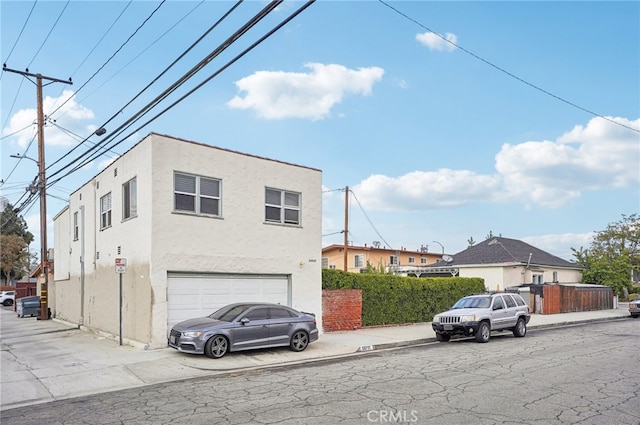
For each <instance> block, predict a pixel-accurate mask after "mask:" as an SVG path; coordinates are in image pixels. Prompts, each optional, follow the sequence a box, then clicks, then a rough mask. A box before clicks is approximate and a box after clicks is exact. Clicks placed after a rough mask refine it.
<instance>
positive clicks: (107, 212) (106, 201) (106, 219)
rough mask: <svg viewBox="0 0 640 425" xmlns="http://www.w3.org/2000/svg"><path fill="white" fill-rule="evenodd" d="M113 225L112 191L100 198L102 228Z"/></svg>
mask: <svg viewBox="0 0 640 425" xmlns="http://www.w3.org/2000/svg"><path fill="white" fill-rule="evenodd" d="M107 227H111V192H109V193H107V194H106V195H104V196H103V197H102V198H100V230H102V229H106V228H107Z"/></svg>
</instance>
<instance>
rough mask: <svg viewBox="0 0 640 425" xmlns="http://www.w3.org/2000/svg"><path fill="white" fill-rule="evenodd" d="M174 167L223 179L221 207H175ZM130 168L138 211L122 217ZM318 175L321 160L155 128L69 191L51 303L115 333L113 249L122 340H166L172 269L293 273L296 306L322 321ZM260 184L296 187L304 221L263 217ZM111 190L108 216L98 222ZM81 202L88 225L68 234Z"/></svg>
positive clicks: (65, 314)
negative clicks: (122, 265) (61, 267)
mask: <svg viewBox="0 0 640 425" xmlns="http://www.w3.org/2000/svg"><path fill="white" fill-rule="evenodd" d="M174 171H179V172H185V173H188V174H196V175H201V176H206V177H213V178H218V179H221V180H222V216H221V217H220V218H216V217H204V216H196V215H193V214H183V213H176V212H174V207H173V194H174V192H173V175H174ZM133 177H135V178H136V179H137V216H136V217H134V218H130V219H128V220H123V219H122V185H123V184H124V183H125V182H127V181H129V180H130V179H131V178H133ZM321 185H322V174H321V172H320V171H319V170H315V169H311V168H307V167H301V166H297V165H293V164H286V163H283V162H279V161H273V160H266V159H264V158H259V157H255V156H251V155H246V154H241V153H237V152H231V151H228V150H224V149H217V148H212V147H210V146H204V145H201V144H198V143H191V142H185V141H178V140H175V139H171V138H167V137H164V136H160V135H156V134H152V135H150V136H148V137H147V138H145V140H143V141H142V142H140V143H139V144H137V145H136V146H134V147H133V148H132V149H131V150H130V151H128V152H127V153H126V154H124V155H123V156H122V157H120V158H119V159H117V160H116V161H114V163H112V164H111V165H110V166H108V167H107V168H106V169H105V170H104V171H103V172H101V173H100V174H98V175H97V176H96V177H95V178H93V179H92V180H91V181H89V182H88V183H87V184H85V185H84V186H82V187H81V188H80V189H78V190H77V191H76V192H74V193H72V195H71V197H70V202H69V208H68V212H67V213H64V214H61V215H60V216H59V217H58V218H57V220H56V222H55V223H56V224H55V225H56V232H57V233H58V232H59V233H60V238H56V244H57V246H56V253H58V252H68V253H69V254H68V255H66V254H65V255H61V256H60V259H61V260H62V261H63V262H66V264H68V266H67V267H66V269H67V273H68V276H65V275H62V274H61V275H60V276H59V280H56V282H55V286H56V290H57V291H56V299H55V303H56V310H57V311H56V313H57V314H58V315H59V317H60V318H63V319H64V320H68V321H70V322H74V323H83V324H84V326H86V327H88V328H90V329H95V330H98V331H103V332H106V333H109V334H112V335H118V333H119V314H118V306H119V275H118V274H117V273H116V272H115V259H116V258H125V259H126V260H127V270H126V273H125V274H124V275H123V276H122V278H123V300H124V302H123V314H124V317H123V338H124V339H125V340H130V341H135V342H141V343H143V344H148V345H149V346H151V347H163V346H166V331H167V273H168V272H169V271H185V272H222V273H259V274H279V275H290V276H291V282H292V285H291V301H292V306H293V307H294V308H298V309H300V310H304V311H311V312H314V313H316V315H317V317H318V319H319V320H318V321H319V327H320V328H321V326H322V324H321V317H322V301H321V299H322V295H321V286H322V284H321V238H322V235H321V232H322V230H321V222H322V208H321V192H322V187H321ZM265 187H271V188H276V189H282V190H287V191H294V192H298V193H300V194H301V225H300V226H284V225H277V224H270V223H266V222H265V219H264V211H265V205H264V204H265ZM109 192H111V194H112V195H111V202H112V223H111V227H108V228H105V229H100V198H101V197H102V196H104V195H105V194H107V193H109ZM81 208H82V209H84V214H85V225H86V231H85V232H84V234H83V235H82V236H81V238H79V240H77V241H74V240H72V231H73V229H72V228H71V227H70V224H69V223H70V220H72V216H73V213H74V212H75V211H81ZM65 234H66V235H68V237H67V238H65V237H64V235H65ZM82 243H83V244H84V259H85V263H84V274H83V273H82V268H81V262H80V259H81V258H82V257H81V256H82V255H83V253H82V252H81V251H82V249H81V245H82ZM58 245H59V246H58ZM82 289H83V290H82ZM82 293H83V294H84V303H83V302H82V301H81V298H82V297H81V294H82Z"/></svg>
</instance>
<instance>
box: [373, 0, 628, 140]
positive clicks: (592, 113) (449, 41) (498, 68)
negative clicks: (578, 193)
mask: <svg viewBox="0 0 640 425" xmlns="http://www.w3.org/2000/svg"><path fill="white" fill-rule="evenodd" d="M378 1H379V2H380V3H382V4H383V5H385V6H387V7H388V8H389V9H391V10H393V11H394V12H396V13H397V14H398V15H400V16H402V17H404V18H405V19H407V20H409V21H411V22H413V23H414V24H416V25H418V26H419V27H421V28H423V29H425V30H427V31H429V32H430V33H432V34H434V35H436V36H438V37H440V38H441V39H443V40H444V41H446V42H447V43H449V44H451V45H452V46H455V47H457V48H458V49H460V50H462V51H463V52H465V53H466V54H468V55H471V56H473V57H474V58H476V59H478V60H479V61H481V62H484V63H485V64H487V65H489V66H491V67H492V68H495V69H497V70H498V71H500V72H502V73H504V74H506V75H508V76H509V77H511V78H514V79H516V80H518V81H520V82H521V83H523V84H526V85H528V86H529V87H531V88H534V89H536V90H538V91H540V92H542V93H544V94H546V95H547V96H551V97H553V98H554V99H556V100H559V101H561V102H563V103H566V104H567V105H569V106H572V107H574V108H576V109H579V110H581V111H583V112H586V113H588V114H590V115H593V116H594V117H598V118H602V119H603V120H606V121H609V122H610V123H612V124H615V125H619V126H621V127H624V128H626V129H628V130H632V131H635V132H637V133H640V129H638V128H634V127H631V126H628V125H626V124H623V123H620V122H618V121H615V120H613V119H611V118H608V117H605V116H603V115H600V114H598V113H596V112H593V111H591V110H589V109H586V108H583V107H582V106H580V105H577V104H575V103H573V102H570V101H568V100H566V99H564V98H562V97H560V96H558V95H555V94H553V93H551V92H550V91H548V90H545V89H543V88H541V87H539V86H537V85H535V84H533V83H530V82H528V81H526V80H524V79H523V78H520V77H518V76H517V75H515V74H513V73H511V72H509V71H507V70H506V69H504V68H501V67H500V66H498V65H496V64H494V63H492V62H490V61H488V60H486V59H484V58H482V57H480V56H478V55H476V54H475V53H473V52H471V51H470V50H467V49H465V48H464V47H462V46H460V45H458V44H456V43H454V42H453V41H451V40H449V39H448V38H446V37H444V36H442V35H441V34H439V33H437V32H435V31H434V30H432V29H431V28H428V27H426V26H425V25H423V24H422V23H420V22H418V21H417V20H415V19H413V18H412V17H410V16H408V15H406V14H405V13H403V12H401V11H399V10H398V9H396V8H395V7H393V6H391V5H390V4H388V3H387V2H385V1H384V0H378Z"/></svg>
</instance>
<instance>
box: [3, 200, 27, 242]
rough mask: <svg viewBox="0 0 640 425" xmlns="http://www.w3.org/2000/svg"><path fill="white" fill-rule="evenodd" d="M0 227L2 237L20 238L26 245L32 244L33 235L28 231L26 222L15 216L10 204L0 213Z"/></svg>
mask: <svg viewBox="0 0 640 425" xmlns="http://www.w3.org/2000/svg"><path fill="white" fill-rule="evenodd" d="M0 226H1V227H0V229H1V231H0V233H1V234H3V235H17V236H20V237H21V238H22V239H23V240H24V242H25V243H26V244H27V245H29V244H30V243H31V242H33V234H32V233H31V232H30V231H29V230H28V228H27V222H26V221H25V220H24V218H23V217H22V216H19V215H18V214H16V212H15V211H14V210H13V206H12V205H11V204H7V206H6V207H5V209H4V210H3V211H2V213H0Z"/></svg>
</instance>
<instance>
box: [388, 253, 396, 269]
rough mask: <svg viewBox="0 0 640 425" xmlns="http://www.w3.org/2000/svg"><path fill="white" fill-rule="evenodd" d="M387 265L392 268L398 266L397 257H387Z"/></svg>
mask: <svg viewBox="0 0 640 425" xmlns="http://www.w3.org/2000/svg"><path fill="white" fill-rule="evenodd" d="M389 264H391V265H392V266H397V265H398V256H397V255H392V256H390V257H389Z"/></svg>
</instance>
